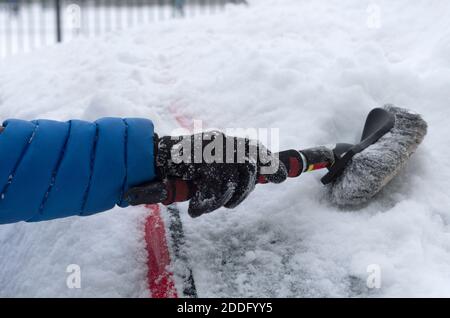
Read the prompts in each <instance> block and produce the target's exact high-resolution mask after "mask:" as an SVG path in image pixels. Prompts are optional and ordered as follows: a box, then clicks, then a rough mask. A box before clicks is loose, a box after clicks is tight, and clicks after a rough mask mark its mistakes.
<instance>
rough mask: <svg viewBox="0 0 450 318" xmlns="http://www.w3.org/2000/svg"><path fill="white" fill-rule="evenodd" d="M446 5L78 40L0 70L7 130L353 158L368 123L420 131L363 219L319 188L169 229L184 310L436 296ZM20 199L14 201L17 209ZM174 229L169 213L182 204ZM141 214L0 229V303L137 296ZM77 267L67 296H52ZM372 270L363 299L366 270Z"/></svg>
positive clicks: (444, 142) (449, 264)
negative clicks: (195, 302) (408, 125)
mask: <svg viewBox="0 0 450 318" xmlns="http://www.w3.org/2000/svg"><path fill="white" fill-rule="evenodd" d="M449 10H450V3H449V2H448V1H445V0H432V1H430V0H428V1H425V0H417V1H415V2H414V3H411V2H410V1H407V0H398V1H387V0H373V1H357V0H340V1H326V2H325V1H314V2H312V1H299V0H277V1H275V0H259V1H250V6H249V7H248V8H246V7H233V6H229V7H228V8H227V11H226V12H225V13H224V14H221V15H215V16H211V17H198V18H193V19H189V20H177V21H166V22H161V23H158V24H156V23H155V24H153V25H150V26H147V27H145V28H137V29H134V30H132V31H126V32H125V31H124V32H120V33H117V34H110V35H107V36H104V37H102V38H101V40H93V39H79V40H76V41H74V42H72V43H70V44H67V45H62V46H56V47H52V48H49V49H46V50H45V51H41V52H40V53H38V54H35V55H24V56H19V57H13V58H8V59H5V60H3V61H1V62H0V115H1V117H2V118H4V119H6V118H9V117H20V118H25V119H34V118H36V117H41V118H44V117H45V118H53V119H60V120H67V119H69V118H82V119H87V120H94V119H96V118H98V117H101V116H142V117H149V118H151V119H153V120H154V122H155V127H156V131H157V132H158V133H159V134H170V133H171V132H172V130H173V129H175V128H176V127H177V123H176V121H175V120H174V118H173V115H172V114H171V112H170V111H169V109H177V111H178V112H179V113H181V114H184V115H186V116H189V117H192V118H195V119H201V120H204V121H205V123H207V124H208V125H209V126H210V127H216V128H227V127H243V128H247V127H255V128H258V127H278V128H280V147H281V148H306V147H310V146H316V145H321V144H331V143H334V142H337V141H341V142H345V141H348V142H351V141H355V140H356V139H357V138H358V135H360V133H361V129H362V125H363V121H364V118H365V115H366V114H367V113H368V111H369V110H370V109H371V108H373V107H376V106H380V105H383V104H385V103H393V104H396V105H398V106H401V107H407V108H410V109H414V110H415V111H417V112H419V113H421V114H422V115H423V116H424V118H425V119H426V120H427V122H428V124H429V132H428V135H427V137H426V138H425V141H424V143H423V145H422V146H421V147H420V148H419V150H418V151H417V153H416V154H415V155H414V156H413V157H412V159H411V161H410V162H409V164H408V166H407V167H406V168H405V169H404V171H403V172H402V173H401V174H400V175H399V176H398V177H397V178H396V179H395V180H393V181H392V182H391V183H390V184H389V185H388V186H387V187H386V188H385V189H384V190H383V191H382V192H381V193H380V194H379V195H377V197H376V198H375V199H374V200H373V201H372V202H371V203H370V204H369V205H367V206H366V207H364V208H361V209H357V210H342V209H339V208H337V207H336V206H334V205H332V204H331V203H330V201H329V200H328V198H327V191H326V189H325V188H323V187H322V186H321V184H320V181H319V179H320V176H321V175H322V173H321V172H315V173H311V174H307V175H304V176H301V177H300V178H299V179H297V180H289V181H288V182H286V183H284V184H282V185H264V186H258V187H257V189H256V190H255V192H254V193H252V194H251V195H250V197H249V199H247V200H246V201H245V202H244V203H243V204H242V205H241V206H239V207H238V208H237V209H235V210H225V209H221V210H219V211H216V212H214V213H212V214H210V215H207V216H203V217H201V218H198V219H190V218H189V217H188V216H187V213H183V215H182V220H183V223H184V228H185V231H186V235H187V237H186V240H187V244H188V247H189V248H188V249H187V254H188V257H189V259H190V260H191V263H192V267H193V272H194V277H195V279H196V285H197V288H198V292H199V295H200V296H204V297H212V296H216V297H222V296H232V297H239V296H278V297H284V296H285V297H310V296H326V297H334V296H344V297H345V296H356V297H396V296H406V297H413V296H414V297H416V296H447V297H448V296H450V227H449V222H450V194H449V192H448V189H449V188H450V181H449V180H450V168H449V167H448V165H447V164H446V158H448V157H449V156H450V150H449V149H448V145H449V144H450V134H449V128H448V125H447V120H448V117H449V116H450V108H449V107H448V101H449V100H450V91H449V90H448V85H449V83H450V44H449V43H450V21H449V20H448V18H447V17H446V12H449ZM24 199H26V198H24ZM183 211H184V212H185V205H183ZM147 213H148V212H147V211H146V210H145V209H143V208H127V209H119V208H116V209H114V210H113V211H110V212H107V213H103V214H100V215H96V216H92V217H89V218H83V219H82V218H70V219H65V220H57V221H52V222H47V223H41V224H14V225H4V226H1V227H0V255H1V257H0V296H59V297H61V296H69V297H92V296H101V297H103V296H112V297H145V296H146V295H147V294H148V290H146V283H145V275H146V269H145V249H144V240H143V221H144V218H145V216H146V214H147ZM70 264H78V265H80V268H81V273H82V288H81V289H68V288H67V287H66V284H65V283H66V278H67V275H68V274H67V273H66V268H67V266H69V265H70ZM374 265H375V267H376V268H379V269H380V274H381V276H380V277H381V288H379V289H370V288H368V287H367V286H366V280H367V279H368V278H369V275H370V273H368V272H367V271H368V269H370V268H373V267H374Z"/></svg>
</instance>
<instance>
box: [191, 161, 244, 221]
mask: <svg viewBox="0 0 450 318" xmlns="http://www.w3.org/2000/svg"><path fill="white" fill-rule="evenodd" d="M212 170H214V171H212ZM202 174H203V176H202V177H199V178H197V179H196V181H195V184H196V186H197V191H196V192H195V193H194V196H193V197H192V199H191V200H190V202H189V209H188V213H189V215H190V216H191V217H194V218H195V217H199V216H200V215H202V214H205V213H210V212H212V211H214V210H217V209H219V208H220V207H222V206H224V205H225V204H226V203H227V202H228V201H229V200H230V199H231V198H232V196H233V194H234V192H235V189H236V187H237V184H238V178H239V175H238V173H237V171H228V172H227V173H224V172H223V171H220V170H219V169H211V170H210V171H203V172H202ZM223 180H224V181H223Z"/></svg>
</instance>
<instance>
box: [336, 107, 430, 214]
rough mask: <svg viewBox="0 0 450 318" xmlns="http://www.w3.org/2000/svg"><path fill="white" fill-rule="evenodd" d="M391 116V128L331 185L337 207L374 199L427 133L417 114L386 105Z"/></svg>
mask: <svg viewBox="0 0 450 318" xmlns="http://www.w3.org/2000/svg"><path fill="white" fill-rule="evenodd" d="M384 108H385V109H386V110H387V111H389V112H390V113H392V114H394V115H395V124H394V127H393V128H392V129H391V131H390V132H388V133H387V134H386V135H384V136H383V137H381V138H380V139H379V140H378V141H377V142H376V143H374V144H373V145H371V146H370V147H368V148H367V149H365V150H364V151H362V152H361V153H359V154H356V155H355V156H354V157H353V158H352V160H351V162H350V163H349V164H348V166H347V167H346V168H345V170H344V172H343V173H342V175H341V176H340V177H339V178H338V179H337V180H336V181H335V182H334V183H333V184H332V186H331V200H332V201H333V202H334V203H335V204H337V205H339V206H358V205H362V204H364V203H366V202H367V201H368V200H369V199H371V198H372V197H373V196H375V195H376V194H377V193H378V192H379V191H380V190H381V189H382V188H383V187H384V186H385V185H386V184H387V183H389V181H391V180H392V178H394V177H395V175H397V173H398V172H399V171H400V170H401V169H402V168H403V167H404V165H405V164H406V162H407V161H408V159H409V157H410V156H411V155H412V154H413V153H414V152H415V150H416V149H417V147H418V146H419V144H420V143H421V142H422V140H423V139H424V137H425V135H426V133H427V123H426V122H425V121H424V120H423V119H422V117H421V116H420V115H419V114H415V113H412V112H410V111H409V110H407V109H402V108H399V107H395V106H393V105H386V106H384Z"/></svg>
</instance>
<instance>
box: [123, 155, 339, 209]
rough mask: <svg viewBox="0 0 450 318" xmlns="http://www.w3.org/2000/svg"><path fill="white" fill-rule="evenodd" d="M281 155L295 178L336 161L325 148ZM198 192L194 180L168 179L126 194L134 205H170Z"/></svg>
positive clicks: (262, 181)
mask: <svg viewBox="0 0 450 318" xmlns="http://www.w3.org/2000/svg"><path fill="white" fill-rule="evenodd" d="M278 155H279V160H280V161H281V162H282V163H283V164H284V166H285V167H286V168H287V171H288V177H289V178H296V177H298V176H300V175H301V174H302V173H303V172H305V171H313V170H317V169H322V168H327V167H329V166H331V165H332V164H333V163H334V156H333V152H332V151H331V150H329V149H327V148H325V147H319V148H312V149H307V150H302V151H297V150H286V151H282V152H280V153H279V154H278ZM257 183H259V184H265V183H268V181H267V179H266V178H265V176H264V175H259V176H258V179H257ZM195 191H196V187H195V184H194V183H193V182H192V181H186V180H182V179H166V180H164V181H156V182H151V183H149V184H148V185H146V186H141V187H137V188H133V189H131V190H130V191H128V193H127V195H126V196H127V200H128V201H129V202H130V204H131V205H140V204H157V203H162V204H164V205H169V204H172V203H175V202H184V201H188V200H190V199H191V198H192V196H193V195H194V193H195Z"/></svg>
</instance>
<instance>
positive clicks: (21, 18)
mask: <svg viewBox="0 0 450 318" xmlns="http://www.w3.org/2000/svg"><path fill="white" fill-rule="evenodd" d="M228 3H235V4H238V3H246V1H245V0H0V58H2V57H6V56H10V55H14V54H17V53H26V52H31V51H33V50H35V49H37V48H40V47H43V46H48V45H51V44H54V43H57V42H63V41H70V40H71V39H73V38H75V37H78V36H86V37H91V36H96V35H100V34H103V33H105V32H111V31H115V30H121V29H125V28H129V27H133V26H138V25H144V24H147V23H151V22H155V21H160V20H166V19H171V18H177V17H191V16H195V15H200V14H208V13H215V12H218V11H221V10H223V9H224V7H225V5H226V4H228Z"/></svg>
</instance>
